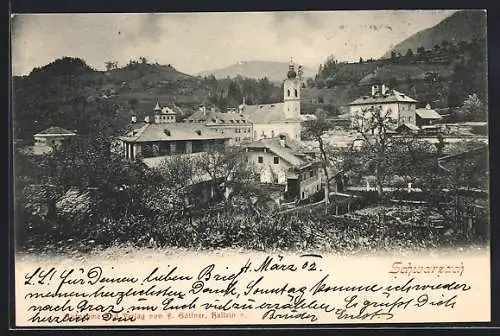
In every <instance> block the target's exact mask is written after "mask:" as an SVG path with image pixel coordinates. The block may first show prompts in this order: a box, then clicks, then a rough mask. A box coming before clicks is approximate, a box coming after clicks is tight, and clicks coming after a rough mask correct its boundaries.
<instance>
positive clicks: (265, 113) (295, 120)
mask: <svg viewBox="0 0 500 336" xmlns="http://www.w3.org/2000/svg"><path fill="white" fill-rule="evenodd" d="M300 87H301V79H300V78H299V76H298V75H297V71H296V70H295V65H294V64H293V63H292V62H290V65H289V68H288V73H287V78H286V79H285V80H284V83H283V90H284V92H283V97H284V100H283V102H282V103H275V104H261V105H246V104H245V103H243V104H242V105H240V106H239V112H240V113H241V114H243V115H245V116H247V118H248V120H249V121H250V122H251V123H252V125H253V140H260V139H265V138H274V137H277V136H278V135H279V134H281V133H285V134H287V135H288V136H289V137H290V138H291V139H294V140H300V132H301V125H300V123H301V122H303V119H302V118H301V117H300Z"/></svg>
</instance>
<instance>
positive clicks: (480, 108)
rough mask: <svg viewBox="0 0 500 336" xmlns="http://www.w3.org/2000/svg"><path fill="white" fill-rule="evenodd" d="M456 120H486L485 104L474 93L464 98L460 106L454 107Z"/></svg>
mask: <svg viewBox="0 0 500 336" xmlns="http://www.w3.org/2000/svg"><path fill="white" fill-rule="evenodd" d="M455 118H456V119H457V121H472V120H486V113H485V106H484V104H483V102H482V101H481V100H480V99H479V98H478V96H477V94H476V93H473V94H470V95H468V96H467V98H465V100H464V102H463V104H462V106H461V107H460V108H457V109H455Z"/></svg>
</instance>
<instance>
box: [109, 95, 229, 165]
mask: <svg viewBox="0 0 500 336" xmlns="http://www.w3.org/2000/svg"><path fill="white" fill-rule="evenodd" d="M229 138H230V137H229V136H227V135H225V134H220V133H218V132H216V131H215V130H213V129H211V128H209V127H207V126H205V125H203V124H201V123H183V122H176V117H175V111H174V110H173V109H170V108H161V107H160V106H159V104H157V105H156V106H155V108H154V109H153V117H152V118H149V117H146V118H145V120H143V121H138V120H137V118H136V117H135V116H132V121H131V123H130V125H129V127H128V131H127V133H126V134H124V135H123V136H120V137H118V139H119V141H120V142H121V151H122V152H123V155H124V157H125V158H127V159H130V160H135V159H142V158H150V157H157V156H168V155H173V154H190V153H198V152H207V151H210V150H215V149H218V148H223V147H225V146H226V145H228V141H229Z"/></svg>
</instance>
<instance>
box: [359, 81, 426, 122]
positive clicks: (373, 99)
mask: <svg viewBox="0 0 500 336" xmlns="http://www.w3.org/2000/svg"><path fill="white" fill-rule="evenodd" d="M416 104H417V101H416V100H415V99H413V98H411V97H410V96H408V95H406V94H404V93H401V92H399V91H396V90H394V89H392V88H390V87H388V86H387V85H386V84H384V83H381V82H378V81H376V82H374V83H373V84H372V86H371V94H369V95H366V96H362V97H359V98H358V99H356V100H354V101H353V102H352V103H350V104H349V113H350V117H351V123H352V124H353V126H355V124H354V123H355V122H357V121H359V119H360V118H361V117H366V113H367V112H368V113H369V112H370V110H372V109H375V108H380V109H381V111H380V113H381V114H382V115H386V116H388V117H390V118H391V119H393V120H394V121H396V123H397V125H398V126H399V125H402V124H409V125H413V126H415V124H416V122H417V119H416Z"/></svg>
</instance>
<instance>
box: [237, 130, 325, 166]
mask: <svg viewBox="0 0 500 336" xmlns="http://www.w3.org/2000/svg"><path fill="white" fill-rule="evenodd" d="M244 146H245V147H246V148H266V149H268V150H269V151H271V152H273V153H274V154H275V155H277V156H279V157H280V158H281V159H283V160H285V161H287V162H288V163H290V164H291V165H292V166H295V167H302V166H304V165H307V164H309V163H311V162H314V161H315V160H314V159H313V158H312V157H310V156H309V155H307V148H306V147H305V146H304V145H303V144H301V143H300V142H298V141H295V140H293V139H289V138H288V137H287V139H286V140H285V147H283V146H282V145H281V143H280V139H279V138H266V139H260V140H257V141H254V142H251V143H248V144H246V145H244Z"/></svg>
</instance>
